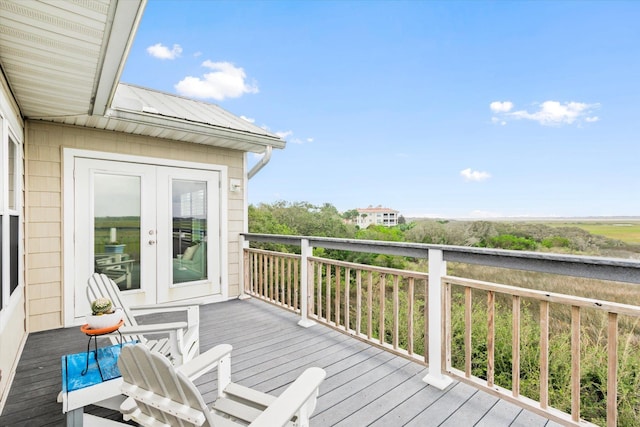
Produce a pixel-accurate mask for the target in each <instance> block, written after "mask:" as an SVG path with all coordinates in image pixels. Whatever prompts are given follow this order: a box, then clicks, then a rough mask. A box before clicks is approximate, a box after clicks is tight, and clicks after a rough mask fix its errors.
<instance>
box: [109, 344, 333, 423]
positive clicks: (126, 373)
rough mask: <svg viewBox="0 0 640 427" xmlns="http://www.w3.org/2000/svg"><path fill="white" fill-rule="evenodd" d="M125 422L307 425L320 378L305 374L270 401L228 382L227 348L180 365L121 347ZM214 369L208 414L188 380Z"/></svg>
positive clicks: (319, 373) (320, 373) (139, 348)
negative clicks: (213, 390)
mask: <svg viewBox="0 0 640 427" xmlns="http://www.w3.org/2000/svg"><path fill="white" fill-rule="evenodd" d="M118 367H119V368H120V372H121V373H122V379H123V383H122V392H123V393H124V394H125V395H127V396H129V397H130V399H127V400H126V401H125V402H124V403H123V404H122V406H121V408H120V410H121V412H122V413H123V414H124V419H125V420H127V421H128V420H133V421H135V422H137V423H139V424H141V425H143V426H209V427H220V426H238V425H250V426H252V427H277V426H287V425H290V426H300V427H307V426H308V425H309V417H310V415H311V414H312V413H313V411H314V409H315V406H316V399H317V396H318V388H319V386H320V383H321V382H322V381H323V380H324V378H325V376H326V373H325V371H324V370H323V369H320V368H308V369H307V370H305V371H304V372H303V373H302V375H300V376H299V377H298V379H296V380H295V381H294V382H293V383H292V384H291V385H290V386H289V387H288V388H287V389H286V390H285V391H284V392H283V393H282V394H281V395H280V397H277V398H276V397H274V396H271V395H268V394H265V393H262V392H259V391H256V390H252V389H250V388H247V387H244V386H241V385H239V384H235V383H232V382H231V346H230V345H229V344H221V345H218V346H216V347H214V348H212V349H211V350H209V351H207V352H205V353H203V354H201V355H200V356H198V357H196V358H195V359H193V360H191V361H190V362H187V363H186V364H184V365H181V366H178V367H174V366H173V365H172V364H171V363H170V362H169V360H167V358H165V357H164V356H162V355H161V354H159V353H157V352H152V351H149V349H148V348H146V347H145V346H143V345H140V344H137V345H135V346H126V347H124V348H123V349H122V353H121V354H120V357H119V359H118ZM213 368H217V370H218V398H217V399H216V401H215V403H214V404H213V407H212V408H211V409H209V408H208V407H207V405H206V404H205V402H204V400H203V398H202V395H201V394H200V392H199V391H198V389H197V388H196V386H195V385H194V384H193V382H192V381H191V380H190V379H189V378H190V377H191V378H192V377H195V376H199V375H202V373H204V372H206V371H208V370H211V369H213Z"/></svg>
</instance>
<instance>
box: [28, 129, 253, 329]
mask: <svg viewBox="0 0 640 427" xmlns="http://www.w3.org/2000/svg"><path fill="white" fill-rule="evenodd" d="M25 146H26V149H25V157H26V189H27V192H26V193H27V194H26V199H27V203H26V230H27V231H26V239H27V240H26V254H27V262H26V276H25V277H26V280H25V282H26V284H27V285H26V289H27V307H28V309H27V316H28V322H27V327H28V331H29V332H36V331H42V330H47V329H54V328H59V327H62V326H63V322H64V315H63V314H64V313H63V307H64V301H63V296H64V283H63V280H64V277H63V271H64V268H63V267H64V256H63V244H64V242H63V232H64V224H63V196H64V195H63V191H65V189H64V188H63V184H62V183H63V176H62V175H63V173H62V171H63V164H62V158H63V157H62V150H63V149H64V148H75V149H82V150H93V151H102V152H109V153H118V154H128V155H135V156H145V157H151V158H158V159H171V160H180V161H188V162H198V163H210V164H215V165H224V166H227V168H228V175H229V179H232V178H233V179H242V178H243V175H244V153H243V152H241V151H236V150H228V149H221V148H216V147H209V146H205V145H199V144H190V143H182V142H178V141H170V140H163V139H158V138H152V137H145V136H137V135H129V134H124V133H118V132H111V131H102V130H96V129H88V128H80V127H74V126H67V125H58V124H53V123H46V122H39V121H28V122H27V125H26V137H25ZM223 185H225V183H223ZM227 197H228V199H227V221H228V223H227V224H226V225H225V224H223V225H222V229H223V230H224V229H225V226H226V230H227V232H228V254H227V260H228V275H227V277H226V278H225V277H223V278H222V279H223V281H225V280H228V290H229V297H233V296H237V295H238V294H239V291H240V288H239V280H240V277H239V267H238V264H239V252H238V241H239V233H240V232H242V231H243V227H244V222H243V221H244V220H243V218H244V198H243V194H242V192H236V193H234V192H229V193H228V196H227Z"/></svg>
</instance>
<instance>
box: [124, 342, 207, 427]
mask: <svg viewBox="0 0 640 427" xmlns="http://www.w3.org/2000/svg"><path fill="white" fill-rule="evenodd" d="M118 367H119V368H120V372H121V373H122V380H123V384H122V392H123V393H124V394H126V395H127V396H129V397H131V398H132V399H134V400H135V401H136V404H137V408H136V410H135V412H133V413H131V414H130V415H131V417H132V418H133V419H134V420H135V421H137V422H138V423H140V424H142V425H145V426H151V425H170V426H178V425H179V426H192V425H193V426H213V419H212V416H211V413H210V412H209V410H208V409H207V405H206V404H205V402H204V399H203V398H202V395H201V394H200V392H199V391H198V389H197V388H196V386H195V385H194V384H193V382H191V380H189V379H188V378H187V377H186V376H185V375H184V374H183V373H182V372H178V371H176V369H175V368H174V367H173V365H172V364H171V362H170V361H169V359H167V358H166V357H164V356H163V355H161V354H160V353H157V352H151V351H150V350H149V349H148V348H147V347H145V346H144V345H142V344H136V345H128V346H125V347H123V348H122V352H121V353H120V357H119V358H118ZM160 423H161V424H160Z"/></svg>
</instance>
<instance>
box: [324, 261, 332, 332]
mask: <svg viewBox="0 0 640 427" xmlns="http://www.w3.org/2000/svg"><path fill="white" fill-rule="evenodd" d="M326 267H327V287H326V289H325V295H326V297H325V298H326V301H325V304H326V306H325V311H326V312H327V313H326V319H327V322H331V264H327V265H326Z"/></svg>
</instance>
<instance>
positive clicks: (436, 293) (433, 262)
mask: <svg viewBox="0 0 640 427" xmlns="http://www.w3.org/2000/svg"><path fill="white" fill-rule="evenodd" d="M446 274H447V263H446V261H445V260H444V257H443V254H442V250H440V249H429V373H428V374H427V375H426V376H425V377H424V378H423V379H422V380H423V381H424V382H426V383H427V384H430V385H432V386H434V387H436V388H438V389H440V390H444V389H445V388H446V387H447V386H448V385H449V384H451V383H452V382H453V380H452V379H451V378H450V377H448V376H446V375H443V374H442V325H443V322H444V316H443V313H442V277H443V276H445V275H446Z"/></svg>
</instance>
